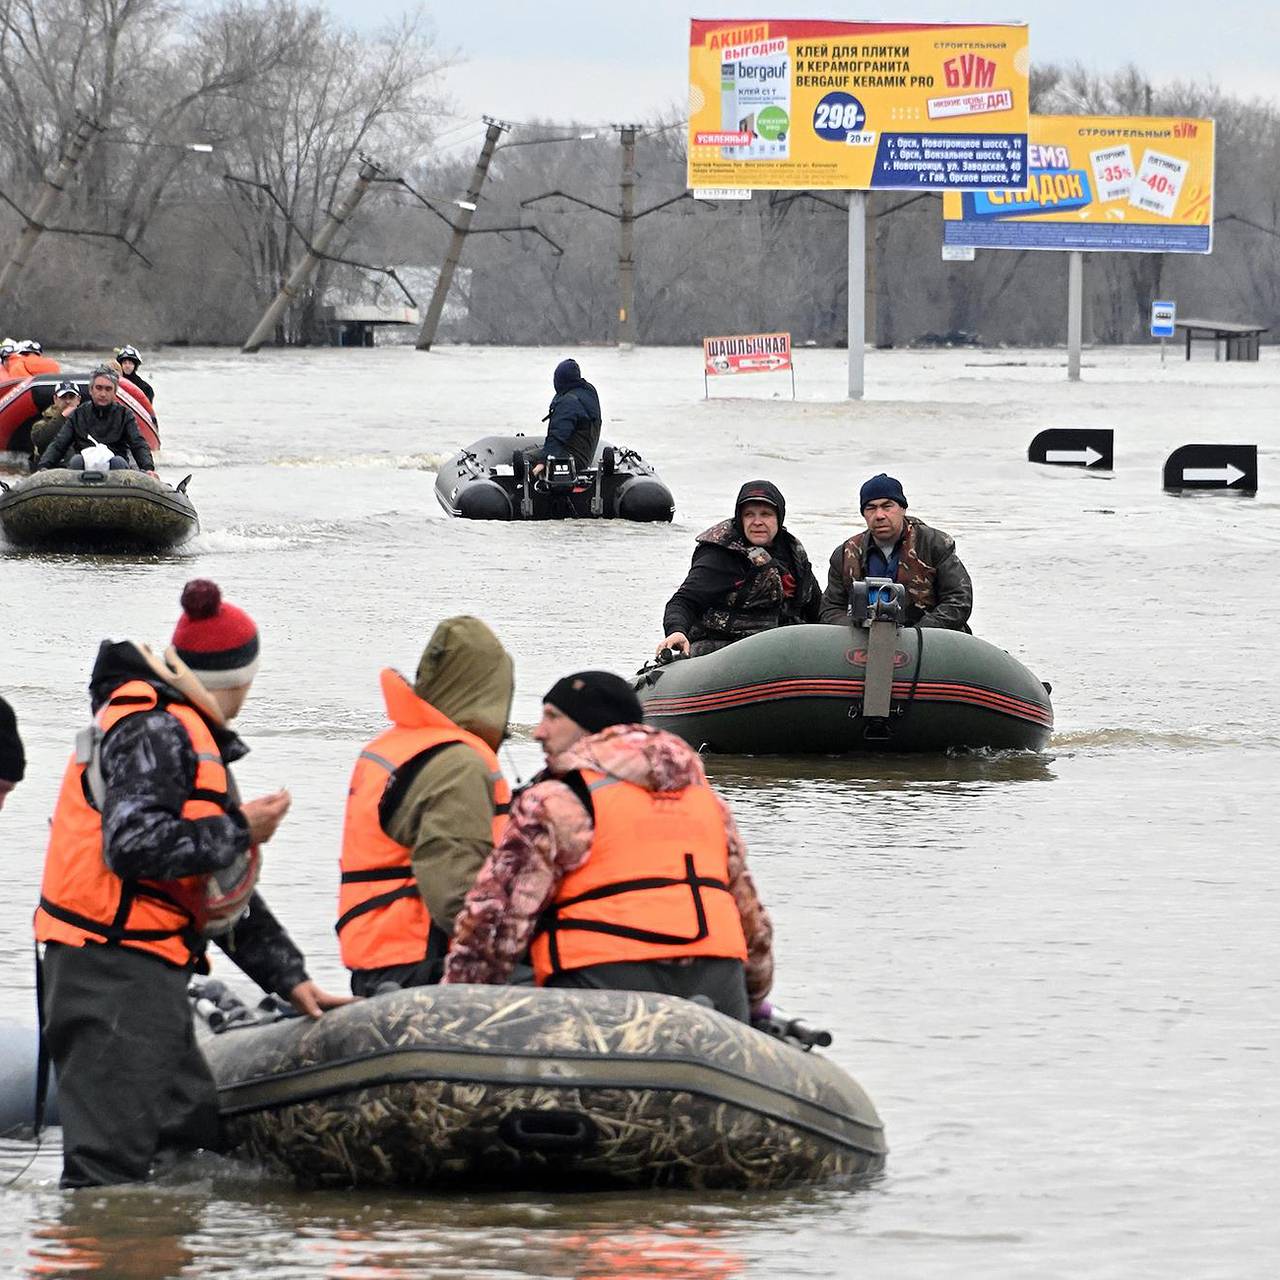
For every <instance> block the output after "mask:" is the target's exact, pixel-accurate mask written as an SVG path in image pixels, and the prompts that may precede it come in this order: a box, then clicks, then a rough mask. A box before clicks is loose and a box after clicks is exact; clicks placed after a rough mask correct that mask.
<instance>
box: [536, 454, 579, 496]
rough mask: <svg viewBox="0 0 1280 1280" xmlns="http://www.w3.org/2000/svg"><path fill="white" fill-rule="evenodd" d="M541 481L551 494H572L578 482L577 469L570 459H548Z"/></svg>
mask: <svg viewBox="0 0 1280 1280" xmlns="http://www.w3.org/2000/svg"><path fill="white" fill-rule="evenodd" d="M546 467H547V469H546V471H544V472H543V476H542V480H543V483H544V484H545V485H546V486H547V489H548V491H549V492H551V493H572V492H573V487H574V485H575V484H577V482H578V469H577V467H576V466H574V463H573V459H572V458H548V459H547V463H546Z"/></svg>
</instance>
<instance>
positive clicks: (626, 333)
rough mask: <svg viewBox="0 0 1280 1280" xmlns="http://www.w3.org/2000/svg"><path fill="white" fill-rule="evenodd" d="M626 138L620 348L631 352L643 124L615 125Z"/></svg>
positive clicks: (620, 244) (620, 227) (620, 223)
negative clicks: (639, 135) (638, 138)
mask: <svg viewBox="0 0 1280 1280" xmlns="http://www.w3.org/2000/svg"><path fill="white" fill-rule="evenodd" d="M614 128H615V129H617V130H618V134H619V137H620V138H621V141H622V179H621V187H622V193H621V194H622V202H621V207H622V216H621V217H620V218H619V219H618V347H619V348H620V349H621V350H623V351H630V350H631V348H632V347H633V346H634V345H635V341H636V322H635V309H636V260H635V254H634V252H633V250H634V248H635V227H636V134H637V133H638V132H639V125H634V124H619V125H614Z"/></svg>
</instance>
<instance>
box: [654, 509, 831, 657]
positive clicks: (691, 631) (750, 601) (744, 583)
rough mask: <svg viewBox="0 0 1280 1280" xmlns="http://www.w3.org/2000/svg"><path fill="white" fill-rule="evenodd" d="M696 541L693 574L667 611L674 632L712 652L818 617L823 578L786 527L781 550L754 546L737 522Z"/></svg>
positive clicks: (777, 546) (714, 528)
mask: <svg viewBox="0 0 1280 1280" xmlns="http://www.w3.org/2000/svg"><path fill="white" fill-rule="evenodd" d="M696 541H697V544H698V545H697V547H696V548H695V549H694V553H693V563H692V564H691V565H690V567H689V574H688V576H687V577H686V578H685V580H684V582H683V583H682V584H681V586H680V589H679V590H678V591H677V592H676V594H675V595H674V596H673V597H672V598H671V600H670V601H668V603H667V609H666V612H665V614H664V615H663V625H664V627H665V628H666V631H667V633H668V634H670V633H671V632H673V631H684V632H685V633H686V634H687V635H688V637H689V639H690V640H691V641H692V642H693V644H694V645H695V646H697V650H698V651H702V652H706V651H708V650H709V649H712V648H720V647H722V646H723V645H726V644H731V643H732V642H733V641H734V640H741V639H742V638H743V637H744V636H752V635H756V634H757V633H758V632H761V631H771V630H772V629H773V628H774V627H783V626H788V625H789V624H791V623H795V622H811V621H816V620H817V616H818V599H819V596H818V582H817V579H816V578H815V577H814V576H813V568H812V567H811V565H810V564H809V556H808V554H807V553H806V551H805V549H804V546H803V544H802V543H801V542H800V540H799V539H798V538H794V537H792V535H791V534H790V533H788V532H787V531H786V530H785V529H780V530H779V531H778V535H777V538H776V539H775V540H774V548H775V550H771V549H770V548H768V547H756V546H752V545H751V544H750V543H749V542H748V541H747V540H746V538H744V537H743V535H742V531H741V530H740V529H739V527H738V526H737V524H735V523H734V521H732V520H721V521H720V523H719V524H715V525H712V526H711V528H710V529H707V530H706V531H705V532H704V533H700V534H699V535H698V537H697V540H696ZM778 553H781V554H778Z"/></svg>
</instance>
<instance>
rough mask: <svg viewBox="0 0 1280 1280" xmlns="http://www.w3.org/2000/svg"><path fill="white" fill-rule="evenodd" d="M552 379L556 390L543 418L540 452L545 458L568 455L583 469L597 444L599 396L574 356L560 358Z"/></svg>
mask: <svg viewBox="0 0 1280 1280" xmlns="http://www.w3.org/2000/svg"><path fill="white" fill-rule="evenodd" d="M552 382H553V384H554V386H555V389H556V394H555V398H554V399H553V400H552V401H551V408H550V409H548V410H547V416H546V418H544V419H543V421H544V422H546V424H547V439H546V443H545V444H544V445H543V453H544V454H545V456H546V457H548V458H563V457H566V456H567V457H571V458H572V459H573V460H574V463H575V464H576V465H577V468H578V470H579V471H583V470H585V469H586V468H587V467H589V466H590V465H591V463H592V462H593V461H594V460H595V456H596V449H597V447H598V446H599V444H600V425H601V422H602V421H603V419H602V417H601V414H600V397H599V396H598V395H597V394H596V389H595V387H593V386H592V385H591V383H589V382H587V381H586V379H584V378H583V376H582V372H581V370H580V369H579V368H578V362H577V361H576V360H562V361H561V362H560V363H559V364H558V365H557V366H556V371H555V375H554V377H553V379H552Z"/></svg>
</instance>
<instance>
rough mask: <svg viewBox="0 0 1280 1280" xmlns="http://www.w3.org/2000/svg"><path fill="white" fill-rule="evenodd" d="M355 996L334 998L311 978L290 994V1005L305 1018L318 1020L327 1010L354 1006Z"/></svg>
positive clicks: (299, 984)
mask: <svg viewBox="0 0 1280 1280" xmlns="http://www.w3.org/2000/svg"><path fill="white" fill-rule="evenodd" d="M355 999H356V997H355V996H334V995H330V994H329V992H327V991H323V990H321V988H320V987H318V986H316V984H315V983H314V982H312V981H311V979H310V978H308V979H307V980H306V982H300V983H298V985H297V986H296V987H294V989H293V990H292V991H290V992H289V1003H290V1004H291V1005H293V1007H294V1008H295V1009H297V1011H298V1012H299V1013H301V1014H303V1015H304V1016H305V1017H308V1018H318V1017H319V1016H320V1015H321V1014H322V1013H324V1011H325V1010H326V1009H337V1008H338V1007H339V1006H340V1005H344V1004H352V1003H353V1002H354V1001H355Z"/></svg>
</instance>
